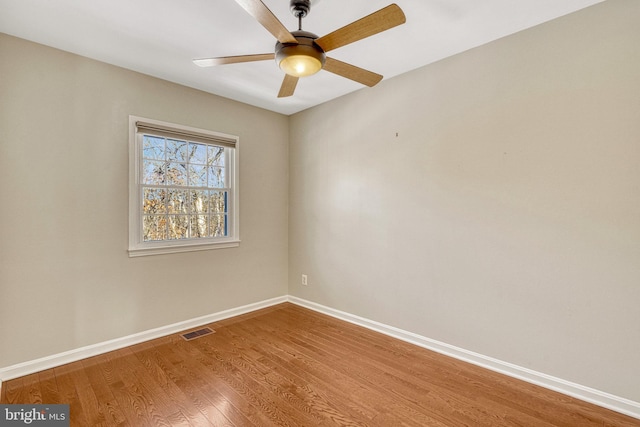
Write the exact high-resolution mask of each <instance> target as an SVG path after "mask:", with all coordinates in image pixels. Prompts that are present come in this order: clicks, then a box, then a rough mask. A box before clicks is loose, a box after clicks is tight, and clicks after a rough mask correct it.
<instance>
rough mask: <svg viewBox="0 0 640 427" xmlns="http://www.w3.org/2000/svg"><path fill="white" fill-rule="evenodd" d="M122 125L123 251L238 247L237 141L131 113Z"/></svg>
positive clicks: (144, 252)
mask: <svg viewBox="0 0 640 427" xmlns="http://www.w3.org/2000/svg"><path fill="white" fill-rule="evenodd" d="M129 128H130V141H129V144H130V153H129V162H130V167H129V181H130V189H129V211H130V212H129V256H141V255H155V254H162V253H172V252H186V251H194V250H205V249H215V248H226V247H234V246H238V245H239V242H240V240H239V224H238V185H237V181H238V168H237V163H238V159H237V147H238V138H237V137H235V136H231V135H225V134H221V133H217V132H212V131H206V130H202V129H195V128H191V127H186V126H180V125H174V124H171V123H165V122H160V121H157V120H151V119H144V118H141V117H134V116H130V117H129Z"/></svg>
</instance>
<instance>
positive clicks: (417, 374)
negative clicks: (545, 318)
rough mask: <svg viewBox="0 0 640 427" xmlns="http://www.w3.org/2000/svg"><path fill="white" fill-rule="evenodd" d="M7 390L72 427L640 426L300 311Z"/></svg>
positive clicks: (251, 319) (63, 370) (283, 309)
mask: <svg viewBox="0 0 640 427" xmlns="http://www.w3.org/2000/svg"><path fill="white" fill-rule="evenodd" d="M207 326H209V327H211V328H212V329H214V330H215V331H216V332H215V333H214V334H211V335H206V336H202V337H199V338H196V339H194V340H192V341H185V340H184V339H183V338H182V337H180V335H170V336H167V337H164V338H160V339H157V340H153V341H148V342H145V343H142V344H138V345H135V346H132V347H129V348H125V349H121V350H118V351H114V352H111V353H108V354H104V355H101V356H97V357H92V358H90V359H85V360H83V361H79V362H75V363H71V364H68V365H65V366H61V367H58V368H54V369H49V370H47V371H43V372H39V373H36V374H33V375H28V376H26V377H22V378H18V379H15V380H11V381H6V382H5V383H3V384H2V392H1V395H0V402H2V403H69V404H70V412H71V425H72V426H83V427H85V426H136V427H137V426H180V425H184V426H210V425H211V426H274V425H282V426H295V427H298V426H384V427H388V426H394V427H395V426H420V427H422V426H456V427H457V426H492V427H495V426H579V427H588V426H619V427H625V426H636V427H637V426H640V420H636V419H634V418H630V417H627V416H624V415H621V414H618V413H615V412H612V411H609V410H606V409H603V408H600V407H597V406H594V405H591V404H588V403H585V402H582V401H579V400H576V399H573V398H571V397H567V396H565V395H562V394H558V393H555V392H553V391H549V390H546V389H543V388H540V387H537V386H534V385H531V384H528V383H525V382H522V381H519V380H515V379H512V378H509V377H506V376H503V375H500V374H497V373H494V372H491V371H487V370H484V369H482V368H479V367H476V366H473V365H469V364H466V363H464V362H460V361H457V360H455V359H451V358H448V357H445V356H442V355H439V354H437V353H434V352H431V351H428V350H425V349H422V348H419V347H416V346H413V345H411V344H407V343H405V342H402V341H398V340H395V339H393V338H390V337H387V336H384V335H381V334H378V333H375V332H372V331H370V330H367V329H364V328H360V327H358V326H355V325H352V324H350V323H346V322H342V321H340V320H336V319H333V318H331V317H327V316H324V315H321V314H318V313H315V312H313V311H310V310H307V309H304V308H301V307H298V306H295V305H292V304H288V303H286V304H281V305H277V306H274V307H271V308H268V309H264V310H260V311H257V312H253V313H250V314H247V315H243V316H239V317H235V318H232V319H227V320H224V321H221V322H216V323H212V324H210V325H207Z"/></svg>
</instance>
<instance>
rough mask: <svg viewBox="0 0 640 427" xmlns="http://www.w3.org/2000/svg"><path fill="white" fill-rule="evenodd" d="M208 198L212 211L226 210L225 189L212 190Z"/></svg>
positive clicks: (222, 211)
mask: <svg viewBox="0 0 640 427" xmlns="http://www.w3.org/2000/svg"><path fill="white" fill-rule="evenodd" d="M209 200H210V203H211V212H212V213H225V212H226V211H227V192H226V191H212V192H211V196H210V199H209Z"/></svg>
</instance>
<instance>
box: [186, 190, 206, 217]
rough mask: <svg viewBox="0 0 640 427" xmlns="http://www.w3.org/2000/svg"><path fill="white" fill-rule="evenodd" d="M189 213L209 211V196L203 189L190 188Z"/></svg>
mask: <svg viewBox="0 0 640 427" xmlns="http://www.w3.org/2000/svg"><path fill="white" fill-rule="evenodd" d="M189 211H190V212H191V213H207V212H209V196H208V194H207V191H205V190H191V200H190V204H189Z"/></svg>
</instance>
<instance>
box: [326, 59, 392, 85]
mask: <svg viewBox="0 0 640 427" xmlns="http://www.w3.org/2000/svg"><path fill="white" fill-rule="evenodd" d="M323 69H324V70H326V71H329V72H330V73H333V74H337V75H339V76H342V77H346V78H348V79H350V80H353V81H355V82H358V83H362V84H363V85H366V86H369V87H371V86H375V85H377V84H378V83H379V82H380V80H382V76H381V75H380V74H376V73H374V72H371V71H367V70H365V69H363V68H360V67H356V66H355V65H351V64H347V63H346V62H342V61H338V60H337V59H333V58H329V57H327V59H326V61H325V63H324V67H323Z"/></svg>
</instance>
